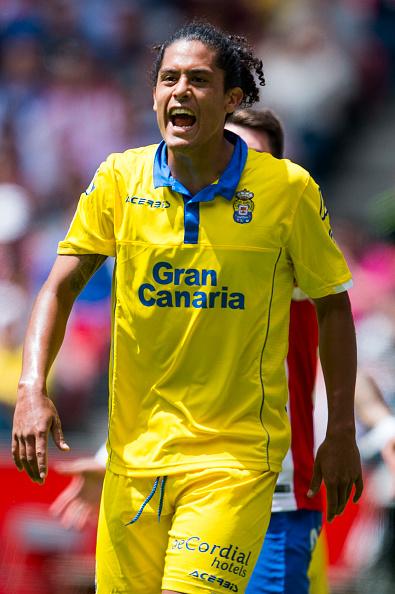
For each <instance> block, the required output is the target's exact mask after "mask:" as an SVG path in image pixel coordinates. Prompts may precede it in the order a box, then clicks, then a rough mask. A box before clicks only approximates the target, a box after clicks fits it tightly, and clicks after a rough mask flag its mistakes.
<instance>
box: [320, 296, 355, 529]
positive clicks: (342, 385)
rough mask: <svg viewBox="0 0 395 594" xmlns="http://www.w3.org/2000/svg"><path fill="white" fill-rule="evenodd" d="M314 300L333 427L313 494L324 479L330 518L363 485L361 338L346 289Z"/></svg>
mask: <svg viewBox="0 0 395 594" xmlns="http://www.w3.org/2000/svg"><path fill="white" fill-rule="evenodd" d="M314 302H315V306H316V309H317V317H318V325H319V330H320V341H319V349H320V360H321V366H322V370H323V374H324V379H325V386H326V392H327V399H328V426H327V431H326V436H325V439H324V441H323V443H322V444H321V445H320V447H319V449H318V451H317V455H316V459H315V463H314V472H313V478H312V481H311V485H310V490H309V496H314V495H315V494H316V493H317V492H318V490H319V488H320V485H321V482H322V481H324V483H325V486H326V490H327V519H328V521H329V522H330V521H332V520H333V518H334V517H335V516H336V515H338V514H341V513H342V512H343V510H344V508H345V506H346V504H347V501H348V499H349V497H350V494H351V491H352V488H353V486H354V485H355V495H354V499H353V501H354V503H355V502H357V501H358V499H359V498H360V496H361V494H362V489H363V482H362V470H361V461H360V456H359V451H358V447H357V445H356V441H355V419H354V393H355V378H356V366H357V356H356V341H355V330H354V323H353V318H352V314H351V306H350V300H349V297H348V294H347V292H343V293H338V294H334V295H328V296H326V297H322V298H320V299H315V300H314Z"/></svg>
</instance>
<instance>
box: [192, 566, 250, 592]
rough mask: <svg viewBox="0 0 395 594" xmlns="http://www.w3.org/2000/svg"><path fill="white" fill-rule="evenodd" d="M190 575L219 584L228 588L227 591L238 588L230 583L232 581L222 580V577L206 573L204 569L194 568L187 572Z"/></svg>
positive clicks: (234, 590)
mask: <svg viewBox="0 0 395 594" xmlns="http://www.w3.org/2000/svg"><path fill="white" fill-rule="evenodd" d="M189 575H191V576H192V577H195V578H198V579H199V580H203V581H204V582H209V583H210V584H219V585H220V586H221V587H222V588H225V589H226V590H229V592H238V591H239V588H238V587H237V586H236V584H232V582H228V580H224V578H221V577H218V576H216V575H214V574H213V573H207V572H206V571H199V570H198V569H195V570H194V571H191V573H190V574H189Z"/></svg>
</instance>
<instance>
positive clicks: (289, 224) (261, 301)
mask: <svg viewBox="0 0 395 594" xmlns="http://www.w3.org/2000/svg"><path fill="white" fill-rule="evenodd" d="M225 134H226V136H227V138H228V139H229V140H230V141H231V142H232V143H233V144H234V151H233V156H232V159H231V161H230V162H229V165H228V167H227V168H226V170H225V171H224V172H223V174H222V175H221V177H220V178H219V179H218V180H217V181H216V182H215V183H213V184H211V185H209V186H207V187H206V188H203V189H202V190H201V191H200V192H198V193H197V194H195V195H191V194H190V192H189V191H188V190H187V189H186V188H185V187H184V186H183V185H182V184H181V183H180V182H179V181H178V180H176V179H174V178H173V177H172V175H171V172H170V169H169V166H168V163H167V149H166V145H165V144H164V142H162V143H160V144H159V145H152V146H147V147H143V148H138V149H131V150H127V151H126V152H124V153H120V154H112V155H110V156H109V157H108V159H107V160H106V161H105V162H104V163H103V164H102V165H101V166H100V167H99V169H98V171H97V172H96V174H95V176H94V179H93V181H92V183H91V184H90V186H89V187H88V189H87V190H86V192H84V193H83V194H82V196H81V198H80V201H79V204H78V208H77V211H76V214H75V216H74V219H73V221H72V223H71V226H70V229H69V231H68V233H67V236H66V238H65V240H64V241H62V242H60V244H59V249H58V253H59V254H90V253H94V254H103V255H106V256H113V257H115V259H116V263H115V268H114V279H113V296H112V299H113V309H112V316H113V319H112V348H111V357H110V386H109V388H110V398H109V433H108V442H107V449H108V454H109V458H108V459H109V462H108V464H109V467H110V469H111V470H112V471H113V472H115V473H118V474H127V475H131V476H144V475H145V476H151V475H153V476H159V475H169V474H174V473H178V472H184V471H188V470H193V469H202V468H214V467H233V468H248V469H255V470H261V471H265V470H272V471H274V472H278V471H279V470H280V469H281V462H282V459H283V457H284V455H285V453H286V451H287V449H288V446H289V440H290V431H289V423H288V417H287V414H286V410H285V407H286V402H287V398H288V393H287V382H286V374H285V365H284V361H285V357H286V354H287V349H288V323H289V309H290V300H291V296H292V289H293V286H294V280H295V279H296V281H297V284H298V285H299V287H301V289H303V291H305V292H306V293H307V294H308V295H309V296H310V297H313V298H316V297H323V296H325V295H328V294H330V293H336V292H339V291H343V290H346V288H347V287H348V286H349V284H350V280H351V275H350V272H349V269H348V267H347V264H346V262H345V260H344V258H343V255H342V253H341V251H340V250H339V248H338V246H337V245H336V243H335V241H334V240H333V238H332V232H331V229H330V224H329V217H328V213H327V210H326V208H325V205H324V202H323V200H322V196H321V194H320V191H319V189H318V187H317V185H316V183H315V182H314V181H313V179H312V178H311V177H310V175H309V174H308V173H307V172H306V171H305V170H304V169H302V168H301V167H299V166H298V165H295V164H293V163H291V162H290V161H288V160H278V159H275V158H274V157H272V156H271V155H269V154H268V153H257V152H255V151H252V150H248V148H247V145H246V144H245V143H244V142H243V141H242V140H241V139H240V138H239V137H238V136H236V135H235V134H232V133H231V132H228V131H226V132H225Z"/></svg>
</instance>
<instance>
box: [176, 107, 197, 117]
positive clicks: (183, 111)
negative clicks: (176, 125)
mask: <svg viewBox="0 0 395 594" xmlns="http://www.w3.org/2000/svg"><path fill="white" fill-rule="evenodd" d="M170 115H171V116H175V115H189V116H193V117H194V116H195V114H194V113H193V111H192V110H191V109H188V108H186V107H173V108H172V109H171V110H170Z"/></svg>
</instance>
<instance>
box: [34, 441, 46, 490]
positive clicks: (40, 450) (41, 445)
mask: <svg viewBox="0 0 395 594" xmlns="http://www.w3.org/2000/svg"><path fill="white" fill-rule="evenodd" d="M47 442H48V436H47V434H46V433H39V435H38V437H37V439H36V458H37V466H38V474H39V477H40V479H41V480H42V481H45V479H46V477H47V473H48V459H47V451H48V447H47Z"/></svg>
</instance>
